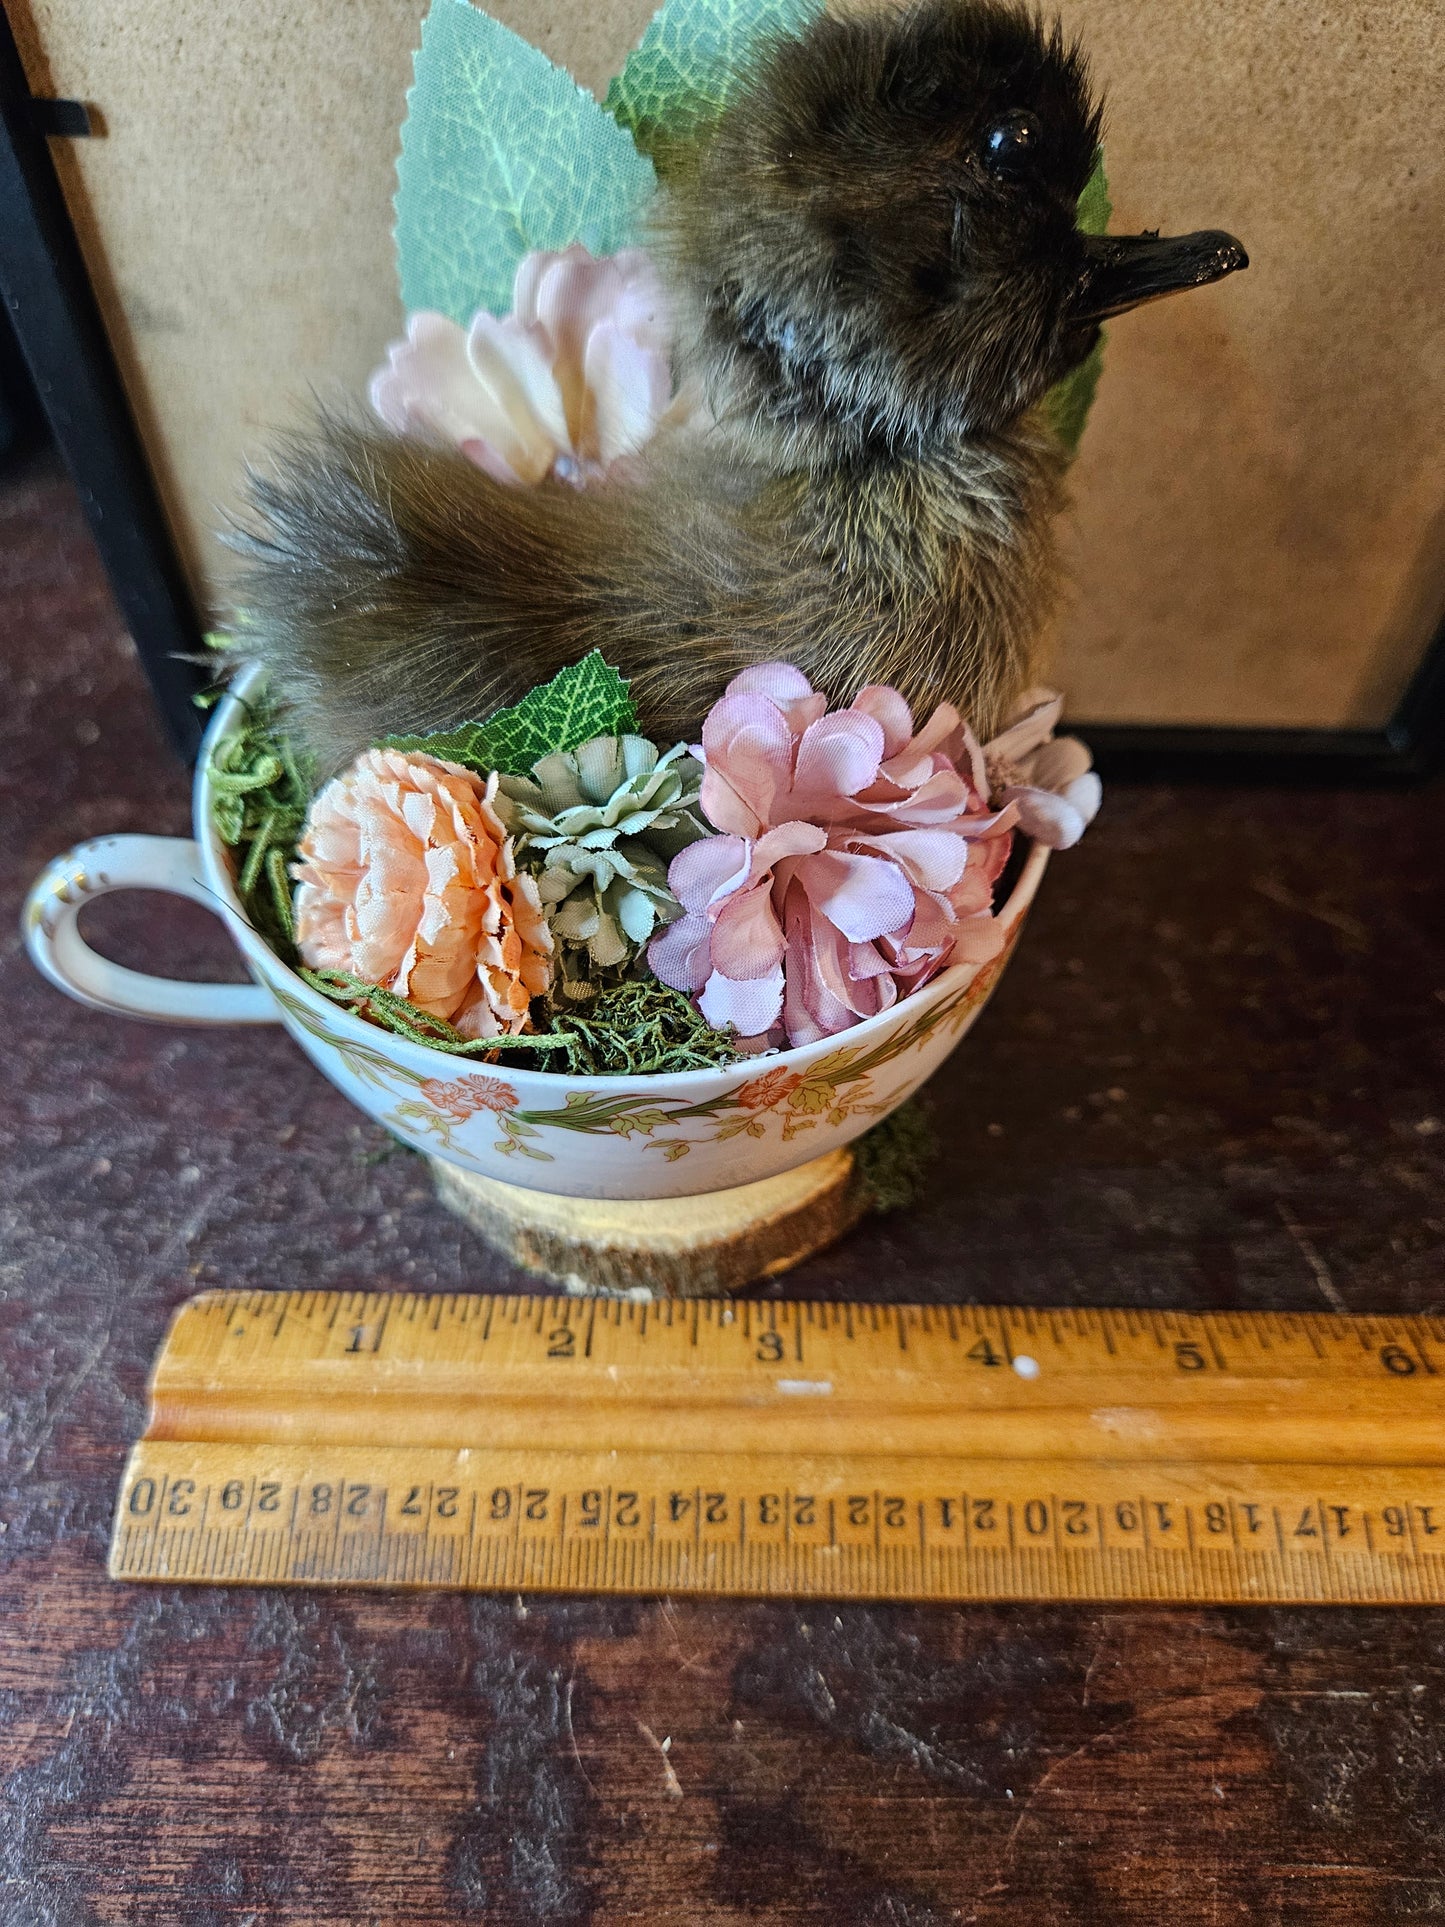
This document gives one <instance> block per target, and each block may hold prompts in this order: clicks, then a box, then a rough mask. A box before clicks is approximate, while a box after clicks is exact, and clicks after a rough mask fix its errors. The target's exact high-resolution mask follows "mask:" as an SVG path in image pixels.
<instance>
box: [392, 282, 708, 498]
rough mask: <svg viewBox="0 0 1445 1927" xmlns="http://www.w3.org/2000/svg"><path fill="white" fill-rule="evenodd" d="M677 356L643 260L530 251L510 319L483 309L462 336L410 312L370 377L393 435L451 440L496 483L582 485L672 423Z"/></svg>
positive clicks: (452, 326)
mask: <svg viewBox="0 0 1445 1927" xmlns="http://www.w3.org/2000/svg"><path fill="white" fill-rule="evenodd" d="M670 346H671V330H670V328H669V326H668V324H667V321H666V319H665V316H664V312H663V305H662V284H661V282H660V280H659V279H658V274H657V270H656V268H655V267H654V266H653V264H652V262H651V260H650V259H649V258H648V256H647V255H646V254H644V253H643V252H642V251H641V250H640V249H638V248H627V249H624V250H623V251H622V253H620V254H613V255H607V256H604V257H603V258H602V259H600V260H599V259H594V257H593V256H592V255H590V254H589V253H588V252H587V250H586V248H584V247H582V246H580V245H577V244H574V245H573V246H572V247H570V248H566V249H564V250H563V251H562V252H561V253H560V254H558V253H546V252H540V251H534V252H533V253H531V254H526V255H524V256H523V257H522V259H521V261H520V262H519V263H518V266H517V276H516V281H515V283H514V285H513V290H512V312H511V314H509V315H507V316H505V317H504V318H502V319H500V320H499V319H498V318H497V316H496V315H493V314H488V313H487V312H486V311H485V310H482V311H481V312H480V313H478V314H476V315H474V316H473V317H472V321H471V325H470V327H468V328H465V329H464V328H461V327H459V326H458V324H457V323H456V322H455V321H452V320H450V319H449V318H448V317H447V316H446V315H441V314H432V313H429V312H427V311H425V310H423V311H421V312H419V313H417V314H413V315H411V316H410V317H409V318H408V320H407V331H406V338H405V339H404V340H402V341H394V342H393V343H392V344H391V346H390V347H389V348H388V350H387V360H386V365H385V366H384V367H381V368H379V369H378V370H377V371H376V373H375V374H374V375H373V376H372V378H371V388H370V395H371V405H372V407H373V408H374V409H375V410H376V412H377V414H378V415H380V417H381V419H382V420H383V421H384V422H385V423H386V425H387V427H388V428H391V429H394V430H395V431H396V433H397V434H399V435H406V434H413V435H414V434H423V435H432V436H435V437H437V438H439V439H440V440H442V441H447V442H451V443H453V444H454V445H455V446H456V447H458V448H459V449H460V450H461V451H462V453H463V454H464V455H465V456H466V457H467V459H468V461H471V462H475V463H476V465H477V467H478V468H482V469H485V470H486V472H487V473H488V474H489V475H491V476H493V477H495V479H496V480H497V481H499V482H524V483H528V484H531V483H536V482H540V481H542V480H543V479H544V478H545V477H547V476H549V475H551V476H555V477H556V478H557V479H558V480H559V481H566V482H574V483H583V482H587V481H592V480H594V479H596V478H597V477H598V476H600V475H604V474H606V473H607V471H608V470H609V469H610V468H612V466H613V465H614V464H615V463H617V462H619V461H621V460H622V459H623V458H624V457H626V456H628V455H631V454H633V453H635V452H636V451H637V450H638V449H639V448H641V447H642V445H643V443H644V442H646V441H648V440H649V439H650V438H651V436H652V435H653V433H654V431H655V430H656V429H657V427H658V426H659V424H660V423H661V422H662V420H663V419H664V417H668V418H671V417H670V413H669V411H670V409H671V405H672V402H673V395H672V371H671V365H670V353H669V351H670ZM686 408H687V404H686V403H685V402H679V404H678V410H679V411H681V412H686Z"/></svg>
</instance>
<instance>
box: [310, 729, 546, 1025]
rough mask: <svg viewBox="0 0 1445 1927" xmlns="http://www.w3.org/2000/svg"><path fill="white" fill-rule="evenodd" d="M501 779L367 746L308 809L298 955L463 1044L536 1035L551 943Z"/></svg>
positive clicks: (419, 757) (312, 964)
mask: <svg viewBox="0 0 1445 1927" xmlns="http://www.w3.org/2000/svg"><path fill="white" fill-rule="evenodd" d="M496 784H497V779H496V777H495V776H492V777H490V778H489V779H488V780H487V782H486V783H485V784H483V783H482V781H481V779H480V778H479V777H477V776H474V775H473V774H472V772H471V771H470V770H465V769H461V768H459V767H458V766H457V765H456V764H455V763H443V762H440V761H438V759H437V758H436V757H435V756H425V755H421V754H418V753H415V752H405V753H404V752H403V751H401V750H396V749H369V750H366V751H365V752H364V753H363V754H362V755H360V756H358V757H357V759H356V761H355V762H354V763H353V764H352V765H351V766H350V768H349V769H346V770H343V771H342V773H341V775H340V776H337V777H335V778H334V779H333V780H332V781H331V782H329V783H328V784H327V785H326V787H325V788H324V789H323V790H322V791H321V793H320V794H319V795H318V796H317V798H316V799H315V801H314V802H313V803H312V805H311V811H310V814H309V816H308V818H307V822H306V829H305V833H304V834H303V836H302V838H301V842H300V845H299V848H298V852H297V854H298V856H299V857H300V862H299V863H298V864H297V865H296V866H295V870H294V875H295V877H296V879H297V884H298V888H297V891H296V947H297V949H298V950H299V951H300V953H301V956H302V959H303V960H304V961H305V962H306V963H308V964H310V965H311V966H312V968H313V969H318V970H341V971H345V972H346V973H347V975H349V976H352V977H359V978H360V979H361V980H362V982H363V983H368V984H378V985H380V986H381V987H382V988H383V989H385V990H391V991H395V992H396V993H397V995H398V996H401V997H406V998H408V999H409V1000H410V1001H411V1002H412V1003H414V1004H416V1005H418V1006H419V1008H420V1009H422V1010H425V1011H427V1012H428V1013H429V1014H430V1015H431V1016H433V1017H441V1018H443V1019H445V1020H446V1021H447V1022H448V1023H451V1024H454V1025H455V1026H456V1028H457V1029H458V1030H459V1031H461V1032H462V1034H463V1035H464V1036H467V1037H497V1036H500V1035H501V1034H502V1033H504V1032H506V1033H509V1034H511V1035H513V1036H515V1035H517V1034H518V1033H519V1032H521V1031H523V1030H525V1029H526V1028H527V1020H528V1010H529V1006H530V1004H531V1000H532V998H533V997H535V996H538V995H540V994H541V993H542V992H543V991H545V990H546V989H547V986H548V984H549V982H550V980H551V961H550V959H551V950H552V936H551V932H550V931H549V930H548V928H547V924H546V919H545V918H544V917H543V915H542V903H541V899H540V898H539V896H538V895H537V886H536V884H535V883H534V882H533V881H532V879H531V877H529V876H527V875H526V874H525V873H524V872H519V871H518V869H517V867H516V864H515V862H514V860H513V856H512V840H511V838H510V837H509V836H508V835H507V832H506V828H505V826H504V825H503V823H502V820H501V818H500V817H499V816H498V815H497V813H496V811H495V809H494V808H493V807H492V799H493V796H494V794H495V792H496Z"/></svg>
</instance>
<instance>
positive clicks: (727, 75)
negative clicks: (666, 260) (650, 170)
mask: <svg viewBox="0 0 1445 1927" xmlns="http://www.w3.org/2000/svg"><path fill="white" fill-rule="evenodd" d="M821 11H822V5H821V0H667V4H666V5H665V6H664V7H662V8H661V9H660V10H659V11H658V12H657V13H655V14H654V15H653V17H652V21H651V23H650V25H649V26H648V29H647V31H646V33H645V34H644V35H643V36H642V40H641V42H640V44H639V45H638V46H637V47H636V49H635V50H634V51H633V52H632V53H631V54H630V55H629V56H628V60H627V64H626V65H625V66H624V67H623V69H622V72H621V73H620V74H618V75H617V77H616V78H615V79H614V81H613V82H612V85H611V86H610V87H609V88H608V89H607V102H606V104H607V108H608V111H609V112H610V113H613V114H615V115H616V116H617V119H618V122H619V123H620V124H621V125H622V126H623V127H625V128H627V130H628V131H629V132H630V133H631V135H632V137H633V139H634V140H635V141H636V142H637V145H638V146H639V147H640V148H641V149H642V151H643V153H644V154H652V155H654V157H656V156H657V151H658V149H659V148H660V147H661V148H665V146H666V144H667V143H668V142H670V141H674V140H679V139H683V140H685V139H687V138H688V137H689V136H690V135H692V134H694V133H695V132H696V131H697V129H698V128H699V127H701V126H703V125H704V124H705V123H706V122H707V121H709V120H711V119H713V118H714V117H715V116H716V115H717V114H718V113H719V112H720V111H721V109H722V108H723V107H724V106H726V104H727V101H728V99H729V97H730V95H731V94H732V92H733V90H734V89H735V88H736V86H737V85H738V82H739V80H740V79H741V77H742V75H743V73H744V72H745V71H746V67H747V57H748V53H749V50H750V48H751V47H752V45H753V43H754V42H755V41H756V40H757V39H758V38H759V37H760V36H761V35H764V34H795V33H797V32H799V31H800V30H801V29H802V28H803V27H805V26H806V25H807V24H808V22H809V21H810V20H812V19H813V17H814V16H815V15H816V14H818V13H820V12H821Z"/></svg>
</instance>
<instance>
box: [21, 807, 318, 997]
mask: <svg viewBox="0 0 1445 1927" xmlns="http://www.w3.org/2000/svg"><path fill="white" fill-rule="evenodd" d="M112 890H168V891H170V893H171V894H172V895H173V896H178V897H190V898H191V899H192V901H193V902H195V903H202V904H204V905H205V906H206V908H207V909H208V910H215V909H216V908H217V904H216V899H215V895H214V892H213V891H212V890H211V889H210V888H209V886H208V885H207V883H206V882H205V879H204V878H203V877H202V875H201V866H200V850H199V849H198V848H197V846H196V845H195V844H194V843H193V842H192V841H191V839H190V838H189V837H181V836H100V837H97V838H96V839H95V840H94V842H91V843H80V844H77V845H76V847H75V848H74V849H73V850H67V851H66V853H65V855H64V856H58V857H57V858H56V859H55V861H54V862H53V863H51V864H49V865H47V867H46V868H45V869H44V870H43V871H42V872H41V874H40V875H39V876H38V877H37V878H36V879H35V884H34V887H33V888H32V889H31V892H30V895H29V896H28V897H27V898H26V900H25V913H24V925H23V927H24V932H25V943H26V947H27V949H28V950H29V952H30V956H31V959H32V961H33V962H34V963H35V965H36V968H37V969H39V970H40V971H42V972H43V974H44V975H45V976H47V977H48V978H49V979H50V981H51V983H53V984H54V985H55V986H56V988H57V989H59V990H63V991H64V992H65V993H66V995H67V996H69V997H74V998H75V999H76V1000H77V1001H78V1002H80V1003H82V1004H90V1005H91V1006H92V1007H93V1008H94V1009H96V1010H109V1011H115V1012H116V1013H118V1014H119V1015H122V1016H126V1017H145V1018H148V1019H149V1020H150V1021H151V1022H153V1023H162V1024H274V1023H277V1022H279V1021H280V1012H279V1011H278V1010H277V1008H276V1003H275V999H274V998H273V997H272V995H271V993H270V991H269V990H267V989H265V988H264V986H263V985H261V984H188V983H181V982H178V981H177V980H176V979H174V978H171V977H150V976H147V975H146V974H145V973H144V972H143V971H139V970H126V969H125V968H123V966H122V965H120V964H114V963H109V962H108V961H107V960H106V959H105V958H104V957H101V956H97V954H96V952H95V951H93V950H92V949H91V947H90V945H89V944H88V943H87V942H86V941H85V939H84V937H82V936H81V934H80V923H79V918H80V909H81V905H82V904H84V903H87V902H89V901H90V899H91V898H92V897H103V896H106V895H108V893H109V892H110V891H112Z"/></svg>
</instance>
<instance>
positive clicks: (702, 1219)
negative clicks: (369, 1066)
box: [430, 1150, 863, 1298]
mask: <svg viewBox="0 0 1445 1927" xmlns="http://www.w3.org/2000/svg"><path fill="white" fill-rule="evenodd" d="M430 1162H431V1167H432V1175H433V1177H434V1178H435V1180H436V1188H437V1195H438V1197H439V1198H440V1199H441V1201H442V1203H443V1204H444V1205H446V1206H447V1207H448V1208H449V1209H450V1210H452V1211H455V1212H456V1214H457V1216H458V1217H460V1218H464V1219H465V1220H466V1222H467V1223H468V1224H469V1225H471V1226H472V1228H473V1230H475V1231H479V1232H480V1233H481V1234H482V1236H483V1237H484V1238H485V1239H486V1240H487V1242H488V1244H490V1245H492V1246H493V1247H494V1248H495V1249H496V1250H498V1251H500V1252H502V1253H503V1255H504V1256H506V1257H507V1258H510V1259H511V1261H512V1263H513V1264H515V1265H520V1266H521V1267H522V1269H523V1270H524V1271H530V1272H533V1273H535V1274H536V1275H537V1276H538V1277H541V1278H548V1279H550V1280H551V1281H552V1282H553V1283H554V1284H559V1285H562V1286H564V1287H565V1288H566V1289H567V1290H568V1291H570V1292H576V1293H578V1294H585V1293H598V1294H601V1295H604V1296H608V1297H628V1298H705V1297H711V1296H716V1295H717V1294H719V1293H722V1292H728V1291H737V1290H738V1289H740V1288H741V1287H742V1286H743V1285H748V1284H751V1283H752V1282H753V1280H754V1279H756V1278H773V1277H776V1276H777V1275H778V1273H779V1272H783V1271H788V1270H790V1269H791V1267H792V1266H794V1265H796V1264H800V1263H801V1262H802V1260H803V1259H804V1258H808V1257H811V1256H812V1254H813V1253H814V1252H815V1251H821V1250H822V1249H823V1248H824V1247H825V1246H826V1245H830V1244H832V1242H833V1241H834V1239H835V1238H840V1237H841V1236H842V1235H843V1233H844V1232H845V1231H847V1230H849V1229H851V1227H852V1226H853V1225H855V1224H856V1223H857V1221H858V1219H859V1218H860V1217H861V1216H862V1214H863V1204H862V1200H861V1198H860V1197H859V1195H858V1191H859V1187H858V1186H857V1185H856V1184H855V1183H854V1182H853V1155H852V1153H851V1152H850V1151H846V1150H845V1151H830V1152H828V1154H827V1155H826V1156H825V1157H821V1158H815V1159H813V1161H812V1162H811V1163H810V1164H802V1165H799V1166H798V1167H797V1168H796V1169H795V1170H792V1171H785V1172H783V1173H782V1175H781V1176H780V1177H775V1178H762V1179H760V1180H759V1181H758V1182H757V1183H756V1184H742V1185H738V1186H737V1187H736V1189H734V1190H731V1191H712V1192H708V1193H706V1194H705V1195H703V1196H700V1197H690V1198H657V1199H653V1198H648V1199H629V1200H627V1201H626V1202H623V1203H616V1202H609V1201H607V1200H603V1199H596V1198H562V1197H557V1196H554V1195H553V1194H552V1193H551V1192H547V1191H529V1190H526V1189H524V1188H523V1187H522V1186H521V1185H516V1184H499V1183H497V1181H496V1180H495V1179H493V1178H483V1177H478V1176H476V1175H475V1174H474V1173H472V1172H470V1171H463V1170H461V1169H459V1167H458V1166H456V1165H454V1164H447V1163H445V1162H444V1161H443V1160H442V1159H441V1158H432V1159H431V1160H430Z"/></svg>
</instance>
